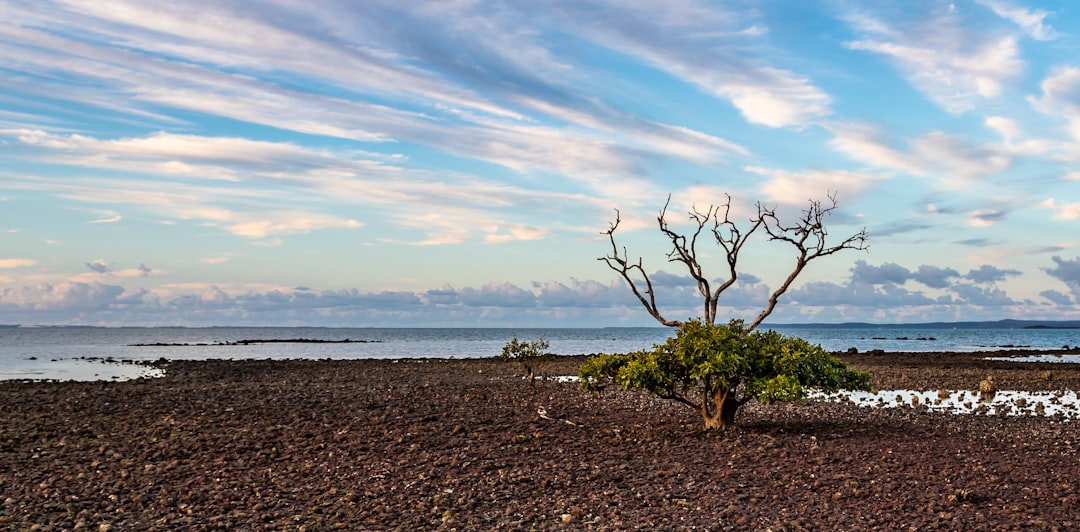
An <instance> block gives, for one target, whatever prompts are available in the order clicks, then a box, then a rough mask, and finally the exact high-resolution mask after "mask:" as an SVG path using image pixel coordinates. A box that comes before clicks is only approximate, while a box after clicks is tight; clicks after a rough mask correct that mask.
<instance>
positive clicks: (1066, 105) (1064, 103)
mask: <svg viewBox="0 0 1080 532" xmlns="http://www.w3.org/2000/svg"><path fill="white" fill-rule="evenodd" d="M1039 87H1040V88H1041V89H1042V96H1040V97H1035V96H1028V98H1027V99H1028V102H1029V103H1030V104H1031V106H1032V107H1033V108H1034V109H1035V110H1037V111H1039V112H1040V113H1043V114H1046V115H1049V116H1055V117H1056V116H1060V117H1062V118H1064V119H1065V121H1066V123H1067V124H1068V127H1069V132H1070V133H1071V135H1072V137H1073V139H1074V140H1077V141H1080V68H1078V67H1074V66H1065V67H1060V68H1057V69H1056V70H1055V71H1054V72H1053V73H1051V74H1050V75H1048V76H1047V77H1046V78H1045V79H1043V81H1042V82H1041V83H1040V84H1039ZM1072 150H1073V151H1075V146H1072ZM1073 158H1075V156H1074V157H1073Z"/></svg>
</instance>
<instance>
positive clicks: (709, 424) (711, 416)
mask: <svg viewBox="0 0 1080 532" xmlns="http://www.w3.org/2000/svg"><path fill="white" fill-rule="evenodd" d="M709 401H710V399H708V398H706V399H704V400H702V402H701V409H700V412H701V418H702V420H703V421H704V422H705V429H706V430H726V429H728V428H729V427H733V426H735V414H736V413H738V411H739V407H740V406H742V405H743V403H744V402H745V401H740V400H738V399H736V397H735V391H734V390H717V391H716V392H715V393H713V396H712V398H711V401H712V405H709V404H708V403H709Z"/></svg>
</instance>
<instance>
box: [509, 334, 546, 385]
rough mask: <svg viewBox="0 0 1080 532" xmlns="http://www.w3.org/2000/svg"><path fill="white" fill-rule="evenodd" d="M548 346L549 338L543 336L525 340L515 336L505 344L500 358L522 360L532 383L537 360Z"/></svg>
mask: <svg viewBox="0 0 1080 532" xmlns="http://www.w3.org/2000/svg"><path fill="white" fill-rule="evenodd" d="M548 347H549V345H548V342H547V340H544V339H543V338H541V339H537V340H531V341H527V342H523V341H520V340H518V339H517V337H516V336H515V337H514V338H513V339H512V340H510V341H509V342H507V343H506V345H504V346H503V348H502V353H499V359H501V360H517V361H519V362H521V365H522V367H523V368H525V373H526V374H527V375H528V378H529V384H532V382H533V380H534V378H535V374H534V372H533V366H534V364H535V362H536V361H538V360H540V358H541V357H543V356H544V355H545V354H546V352H547V348H548Z"/></svg>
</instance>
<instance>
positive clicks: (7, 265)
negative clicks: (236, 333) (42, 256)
mask: <svg viewBox="0 0 1080 532" xmlns="http://www.w3.org/2000/svg"><path fill="white" fill-rule="evenodd" d="M36 265H37V261H36V260H34V259H0V270H5V269H14V268H29V267H30V266H36Z"/></svg>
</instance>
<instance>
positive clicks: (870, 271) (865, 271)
mask: <svg viewBox="0 0 1080 532" xmlns="http://www.w3.org/2000/svg"><path fill="white" fill-rule="evenodd" d="M910 278H911V271H910V270H908V269H907V268H905V267H903V266H900V265H899V264H895V263H891V262H889V263H885V264H882V265H881V266H871V265H870V264H867V263H866V261H865V260H857V261H855V266H854V267H852V268H851V282H852V283H858V284H869V285H886V284H894V285H902V284H904V283H906V282H907V280H908V279H910Z"/></svg>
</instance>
